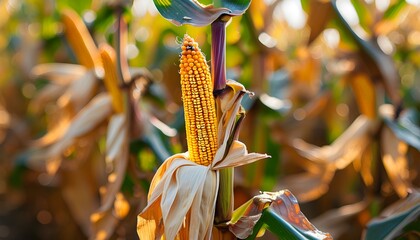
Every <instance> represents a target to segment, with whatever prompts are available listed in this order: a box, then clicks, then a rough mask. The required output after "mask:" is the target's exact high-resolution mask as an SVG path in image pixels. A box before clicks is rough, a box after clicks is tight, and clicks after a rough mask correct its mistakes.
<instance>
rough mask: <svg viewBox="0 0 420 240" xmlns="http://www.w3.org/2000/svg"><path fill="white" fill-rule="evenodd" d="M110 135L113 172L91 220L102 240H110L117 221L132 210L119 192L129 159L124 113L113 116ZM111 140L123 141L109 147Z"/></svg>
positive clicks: (95, 233) (97, 236) (107, 157)
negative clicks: (113, 153)
mask: <svg viewBox="0 0 420 240" xmlns="http://www.w3.org/2000/svg"><path fill="white" fill-rule="evenodd" d="M115 130H118V131H115ZM108 133H111V134H108V136H107V154H106V159H111V158H112V161H110V162H108V164H112V165H111V168H112V169H113V171H112V172H111V173H109V175H108V182H107V184H106V186H104V188H103V189H104V192H103V194H102V199H101V200H102V201H101V206H100V207H99V209H97V210H96V211H95V212H94V213H93V214H92V215H91V218H90V219H91V221H92V224H93V228H94V235H93V236H96V238H101V239H108V238H109V237H110V236H111V234H112V233H113V232H114V229H115V227H116V226H117V224H118V221H117V220H118V219H123V218H125V216H126V215H127V214H128V212H129V209H130V206H129V204H128V202H127V200H126V199H125V197H124V195H123V194H122V193H120V192H119V191H120V189H121V185H122V182H123V180H124V176H125V172H126V169H127V163H128V157H129V156H128V153H129V146H128V144H129V142H128V139H129V136H128V123H127V120H126V117H125V115H124V113H121V114H118V115H114V116H112V118H111V120H110V124H109V126H108ZM110 138H118V139H122V141H121V142H119V143H118V144H115V145H108V144H109V142H113V139H110ZM109 139H110V140H109ZM108 140H109V141H108ZM110 151H112V152H115V153H116V154H115V156H112V157H110V155H109V154H110Z"/></svg>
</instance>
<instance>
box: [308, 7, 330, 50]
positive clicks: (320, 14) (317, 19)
mask: <svg viewBox="0 0 420 240" xmlns="http://www.w3.org/2000/svg"><path fill="white" fill-rule="evenodd" d="M309 4H310V7H309V13H308V20H307V24H308V25H309V27H310V28H311V34H310V36H309V40H308V44H311V43H312V42H313V41H314V40H315V39H316V38H317V37H318V36H319V34H321V33H322V32H323V31H324V29H325V26H326V25H327V23H328V21H329V20H330V18H331V16H332V7H331V4H330V3H329V2H327V1H325V0H311V1H309Z"/></svg>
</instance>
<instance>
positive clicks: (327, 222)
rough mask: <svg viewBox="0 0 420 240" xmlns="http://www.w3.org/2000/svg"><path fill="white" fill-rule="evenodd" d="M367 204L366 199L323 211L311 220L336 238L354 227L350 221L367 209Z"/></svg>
mask: <svg viewBox="0 0 420 240" xmlns="http://www.w3.org/2000/svg"><path fill="white" fill-rule="evenodd" d="M367 206H368V203H367V202H366V201H361V202H357V203H353V204H350V205H346V206H342V207H340V208H337V209H332V210H329V211H327V212H325V213H323V214H322V215H320V216H318V217H317V218H315V219H313V220H312V221H311V222H312V223H313V224H314V225H315V226H317V227H318V228H319V229H322V230H323V231H326V232H328V233H330V234H331V235H332V236H334V237H335V238H339V237H340V236H341V235H342V234H343V233H345V232H348V230H349V229H351V228H352V227H353V226H352V224H351V222H350V220H351V218H353V217H355V216H356V215H357V214H359V213H360V212H361V211H363V210H364V209H366V207H367Z"/></svg>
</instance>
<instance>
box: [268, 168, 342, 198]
mask: <svg viewBox="0 0 420 240" xmlns="http://www.w3.org/2000/svg"><path fill="white" fill-rule="evenodd" d="M320 170H321V171H320V172H319V173H301V174H295V175H291V176H287V177H285V178H283V179H282V180H281V182H280V184H279V185H278V186H276V188H277V189H282V188H283V189H284V188H286V187H287V188H289V189H290V190H291V191H293V192H294V194H295V195H296V197H297V198H298V199H299V201H300V202H309V201H313V200H315V199H317V198H319V197H320V196H322V195H324V194H325V193H326V192H327V191H328V189H329V185H330V182H331V180H332V178H333V177H334V174H335V167H334V166H331V165H330V166H329V167H328V166H324V167H323V168H320Z"/></svg>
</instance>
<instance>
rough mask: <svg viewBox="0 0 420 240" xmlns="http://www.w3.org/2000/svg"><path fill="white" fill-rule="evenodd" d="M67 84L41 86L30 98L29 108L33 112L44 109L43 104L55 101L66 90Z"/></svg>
mask: <svg viewBox="0 0 420 240" xmlns="http://www.w3.org/2000/svg"><path fill="white" fill-rule="evenodd" d="M67 87H68V86H67V85H57V84H49V85H47V86H45V87H44V88H42V89H41V90H40V91H39V92H38V93H37V94H36V96H35V97H34V98H33V99H32V100H31V103H30V109H33V110H34V111H35V112H41V111H42V110H45V106H46V105H47V104H48V103H50V102H53V101H54V102H55V101H56V100H57V99H58V98H59V97H61V96H62V95H63V94H64V92H65V91H66V90H67Z"/></svg>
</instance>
